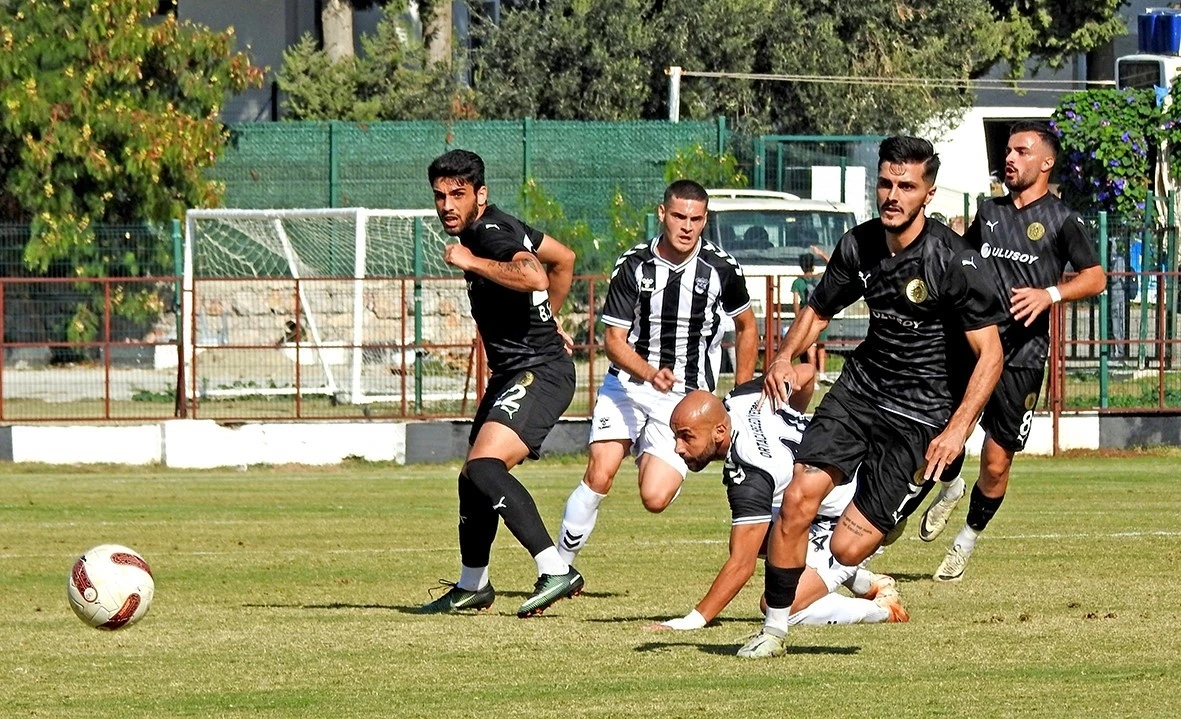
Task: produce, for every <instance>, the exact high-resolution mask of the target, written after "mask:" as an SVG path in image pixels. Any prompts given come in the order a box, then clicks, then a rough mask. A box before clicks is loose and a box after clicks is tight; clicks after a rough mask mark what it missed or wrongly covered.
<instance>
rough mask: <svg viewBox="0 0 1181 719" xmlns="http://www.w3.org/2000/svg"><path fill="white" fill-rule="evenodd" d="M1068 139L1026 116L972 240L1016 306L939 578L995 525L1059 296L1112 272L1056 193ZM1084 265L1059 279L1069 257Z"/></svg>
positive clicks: (940, 512)
mask: <svg viewBox="0 0 1181 719" xmlns="http://www.w3.org/2000/svg"><path fill="white" fill-rule="evenodd" d="M1060 150H1061V147H1060V145H1059V143H1058V136H1057V135H1056V134H1055V133H1054V131H1053V130H1051V129H1050V127H1049V126H1048V125H1046V124H1045V123H1042V122H1019V123H1017V124H1015V125H1013V127H1012V128H1011V130H1010V132H1009V143H1008V147H1007V148H1006V150H1005V187H1007V188H1008V189H1009V194H1008V195H1006V196H1004V197H998V198H995V199H991V200H988V201H987V202H985V203H983V204H982V205H981V207H980V211H979V212H977V214H976V220H975V222H973V223H972V226H971V227H969V228H968V232H967V234H966V235H965V237H964V239H966V240H967V241H968V243H969V244H971V245H972V246H973V247H975V248H976V249H977V250H979V251H980V254H981V255H982V256H983V257H984V258H985V259H986V260H987V261H989V262H990V263H991V265H992V268H993V275H994V277H995V280H996V282H997V291H998V292H999V294H1000V295H1001V297H1002V298H1004V299H1005V300H1006V301H1007V304H1008V305H1009V315H1008V317H1007V318H1006V319H1005V321H1004V322H1002V323H1001V344H1002V345H1003V347H1004V352H1005V365H1004V371H1003V372H1002V373H1001V379H1000V381H999V382H998V383H997V386H996V390H995V391H994V392H993V394H992V398H991V399H989V401H988V405H987V406H986V407H985V408H984V417H983V419H982V420H981V426H982V427H983V428H984V432H985V435H984V446H983V448H982V451H981V454H980V475H979V477H978V479H977V480H976V484H975V486H973V487H972V496H971V498H970V499H969V500H968V517H967V521H966V523H965V524H964V527H963V528H962V529H961V530H960V531H959V534H957V535H956V537H955V539H954V540H953V541H952V546H951V549H950V550H948V552H947V555H946V556H945V557H944V558H943V561H942V562H941V563H940V564H939V568H938V569H936V570H935V575H934V578H935V580H936V581H940V582H954V581H958V580H960V579H962V578H963V576H964V569H965V568H966V567H967V564H968V557H970V556H971V555H972V550H973V549H975V547H976V539H977V538H978V537H979V536H980V533H981V532H983V531H984V528H985V527H987V526H988V523H989V521H990V520H991V519H992V517H993V515H995V514H996V512H997V509H999V508H1000V506H1001V502H1002V501H1003V500H1004V498H1005V492H1006V490H1007V489H1008V486H1009V469H1010V468H1011V467H1012V466H1013V455H1014V454H1016V453H1017V452H1020V451H1021V450H1023V449H1025V442H1026V440H1027V439H1028V438H1029V428H1030V425H1031V424H1032V422H1033V410H1034V408H1035V407H1036V406H1037V402H1038V396H1039V395H1040V394H1041V389H1042V378H1043V377H1044V376H1045V369H1046V356H1047V354H1048V351H1049V345H1050V334H1049V333H1050V313H1049V312H1048V310H1049V309H1050V307H1052V306H1053V305H1055V304H1057V303H1058V302H1064V301H1065V302H1071V301H1074V300H1081V299H1085V298H1087V297H1093V296H1095V295H1097V294H1099V293H1100V292H1102V291H1103V289H1104V287H1106V285H1107V278H1106V276H1105V275H1104V273H1103V268H1102V267H1101V266H1100V265H1099V258H1098V256H1097V255H1096V253H1095V246H1094V243H1093V242H1092V241H1091V235H1090V232H1089V231H1088V229H1087V226H1086V224H1084V223H1083V219H1082V218H1081V217H1079V216H1078V214H1077V213H1075V212H1073V211H1072V210H1071V209H1070V208H1069V207H1067V206H1066V203H1064V202H1062V200H1060V199H1058V198H1057V197H1055V196H1054V195H1052V194H1050V191H1049V183H1050V175H1051V173H1053V171H1054V165H1055V163H1056V162H1057V159H1058V154H1059V151H1060ZM1067 262H1069V263H1070V265H1071V266H1072V267H1073V268H1074V269H1075V270H1076V271H1077V272H1078V274H1077V275H1075V276H1074V277H1072V278H1071V279H1069V280H1067V281H1065V282H1061V283H1059V280H1061V279H1062V271H1063V270H1064V269H1065V267H1066V263H1067ZM963 496H964V480H963V478H962V477H959V476H958V474H957V475H956V476H955V478H954V479H953V480H951V481H950V482H948V483H945V484H943V485H942V486H941V487H940V490H939V493H938V494H937V495H936V497H935V499H934V500H933V501H932V502H931V505H930V506H929V507H928V508H927V511H926V512H925V513H924V514H923V521H922V522H921V523H920V525H919V537H920V538H921V539H922V540H923V541H925V542H930V541H933V540H934V539H935V538H936V537H938V536H939V534H940V533H941V532H942V531H943V528H944V527H946V526H947V520H948V517H949V516H950V515H951V512H952V510H953V509H955V506H956V504H957V503H958V502H959V501H960V498H961V497H963Z"/></svg>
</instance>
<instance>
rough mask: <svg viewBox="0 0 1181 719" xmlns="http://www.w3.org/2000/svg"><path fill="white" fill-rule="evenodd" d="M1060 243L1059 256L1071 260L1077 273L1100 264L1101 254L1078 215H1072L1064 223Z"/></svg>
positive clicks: (1059, 237) (1071, 264) (1059, 235)
mask: <svg viewBox="0 0 1181 719" xmlns="http://www.w3.org/2000/svg"><path fill="white" fill-rule="evenodd" d="M1058 241H1059V242H1060V243H1061V245H1060V246H1059V248H1058V252H1059V255H1058V256H1059V257H1065V258H1066V259H1067V260H1069V261H1070V266H1071V267H1073V268H1074V269H1075V271H1076V272H1077V271H1079V270H1085V269H1087V268H1088V267H1094V266H1095V265H1097V264H1099V253H1098V252H1096V251H1095V242H1094V241H1093V240H1092V239H1091V231H1090V229H1089V228H1088V227H1087V224H1086V222H1084V221H1083V218H1082V217H1079V216H1078V214H1077V213H1074V212H1072V213H1070V217H1067V218H1066V221H1065V222H1064V223H1062V230H1061V232H1059V233H1058Z"/></svg>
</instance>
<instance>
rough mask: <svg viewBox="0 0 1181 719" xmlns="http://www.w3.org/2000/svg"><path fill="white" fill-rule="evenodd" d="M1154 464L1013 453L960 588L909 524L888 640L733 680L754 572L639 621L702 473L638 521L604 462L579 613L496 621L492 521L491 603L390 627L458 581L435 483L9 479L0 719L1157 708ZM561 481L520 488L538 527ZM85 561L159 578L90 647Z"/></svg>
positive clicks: (1172, 551)
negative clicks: (82, 556) (75, 582)
mask: <svg viewBox="0 0 1181 719" xmlns="http://www.w3.org/2000/svg"><path fill="white" fill-rule="evenodd" d="M1179 456H1181V455H1178V454H1177V453H1158V454H1152V455H1130V456H1119V457H1111V458H1102V457H1098V456H1095V455H1088V456H1078V457H1072V458H1067V459H1058V460H1047V459H1037V458H1020V459H1019V461H1018V464H1017V466H1016V469H1015V471H1014V473H1013V490H1012V492H1011V494H1010V497H1009V498H1008V500H1007V501H1006V503H1005V505H1004V508H1003V509H1002V510H1001V512H1000V514H999V515H998V516H997V518H996V520H995V521H994V522H993V525H992V526H991V527H990V528H989V530H988V532H987V534H986V535H985V537H984V538H983V539H982V540H981V543H980V545H979V548H978V551H977V553H976V555H975V556H974V557H973V559H972V563H971V565H970V566H969V569H968V574H967V578H966V579H965V580H964V581H963V582H962V583H961V584H959V585H943V584H935V583H933V582H931V581H930V580H929V579H927V577H928V576H929V574H930V572H931V570H932V569H934V567H935V566H936V565H937V564H938V563H939V560H940V558H941V556H942V553H943V551H944V549H945V543H944V541H939V542H936V543H935V544H933V545H927V544H923V543H921V542H919V541H918V540H917V539H916V538H915V536H914V532H913V530H912V531H911V532H910V533H908V535H907V536H906V538H904V539H903V540H902V541H900V542H899V543H897V544H896V545H895V546H894V547H892V548H891V549H890V550H889V551H888V552H887V553H886V554H885V555H883V556H882V557H879V558H878V559H876V560H875V568H876V569H877V570H878V571H888V572H891V573H893V574H895V576H897V577H898V578H899V579H900V581H901V590H902V593H903V598H904V600H905V602H906V605H907V607H908V608H909V610H910V614H911V622H910V623H909V624H904V625H875V626H857V627H819V628H810V627H801V628H796V629H793V631H792V635H791V645H792V646H791V649H790V652H789V654H788V656H787V657H784V658H782V659H777V660H768V661H755V662H752V661H741V660H739V659H737V658H735V657H734V656H732V655H733V652H734V651H735V650H736V649H737V648H738V646H739V645H740V644H741V642H742V640H743V638H744V636H745V635H746V634H748V633H749V632H751V631H753V630H754V629H755V628H756V627H757V626H758V622H757V620H756V613H757V609H756V601H757V598H758V595H759V592H760V590H761V568H760V571H759V575H758V576H757V577H756V579H755V580H754V581H752V582H751V584H750V585H749V586H748V587H747V589H746V590H744V591H743V593H742V594H741V595H740V596H739V597H738V599H737V600H736V601H735V603H734V604H732V605H731V606H730V607H729V608H728V610H727V611H726V612H725V613H724V614H723V616H722V618H721V621H720V622H719V623H717V624H716V625H714V626H711V627H708V628H706V629H704V630H701V631H698V632H693V633H684V634H681V633H678V634H665V633H661V634H652V633H648V632H646V631H644V629H643V627H644V626H645V625H646V624H648V623H649V622H651V621H652V620H655V619H662V618H667V617H672V616H679V615H681V614H683V613H685V612H686V611H688V610H689V609H690V608H691V607H692V606H693V604H694V603H695V602H696V601H697V599H698V598H699V597H700V595H701V594H702V593H703V592H704V591H705V589H706V588H707V586H708V584H709V582H710V580H711V579H712V577H713V575H714V573H715V571H716V570H717V568H718V566H719V565H720V563H721V562H722V561H723V559H724V557H725V553H726V545H725V537H726V534H727V531H728V529H727V525H728V515H727V510H726V506H725V498H724V492H723V490H722V487H721V484H720V481H719V479H718V473H717V472H714V471H707V473H705V474H703V475H698V476H694V477H693V478H691V480H690V482H689V484H688V486H687V487H686V489H685V491H684V492H683V493H682V496H681V498H680V499H679V500H678V501H677V503H676V504H674V505H673V506H672V507H671V508H670V509H669V511H668V512H666V513H664V514H662V515H648V514H646V513H645V512H644V511H643V510H642V508H641V507H640V505H639V502H638V499H637V496H636V490H635V488H634V482H633V477H634V470H632V469H631V468H630V465H629V466H627V467H625V468H624V469H623V470H622V471H621V473H620V476H619V481H618V482H617V486H616V490H615V492H614V493H613V495H612V497H611V498H610V499H609V500H608V501H607V503H606V504H605V506H604V512H603V514H602V515H601V518H600V523H599V528H598V530H597V531H596V534H595V537H594V539H593V540H592V542H591V544H590V547H589V548H588V549H587V550H586V551H585V552H584V554H583V557H582V559H581V561H580V562H579V568H580V569H581V570H582V571H583V573H584V574H585V575H586V577H587V581H588V584H587V592H586V594H584V595H583V596H582V597H579V598H577V599H575V600H571V601H564V602H561V603H559V604H558V605H556V606H555V607H554V608H552V609H551V610H550V611H549V612H548V613H547V614H546V615H545V616H543V617H540V618H537V619H531V620H527V621H521V620H518V619H517V618H516V616H515V610H516V607H517V605H518V604H519V603H520V601H521V600H522V598H523V597H524V596H525V593H526V591H527V590H529V589H530V588H531V587H532V581H533V563H532V561H531V560H530V559H529V558H528V557H527V556H525V553H524V551H523V550H522V549H520V547H519V546H518V545H516V543H515V542H514V541H513V539H512V537H511V536H510V535H509V534H508V532H507V531H506V530H503V529H502V530H501V534H500V536H499V537H498V540H497V546H496V548H495V550H494V553H493V573H492V579H493V583H494V584H495V586H496V587H497V589H498V591H499V593H500V594H499V598H498V600H497V602H496V604H495V606H494V607H493V610H492V611H491V612H489V613H485V614H481V615H476V616H443V617H431V616H419V615H417V614H415V613H414V608H415V607H416V606H417V605H419V604H421V603H422V602H424V601H426V600H428V599H429V597H428V595H427V592H426V590H427V588H428V587H430V586H432V585H433V584H434V581H435V579H436V578H437V577H447V578H454V575H455V574H456V569H457V564H458V556H457V551H456V540H455V523H456V502H455V489H454V479H453V477H454V475H455V473H456V470H457V468H458V467H457V465H454V464H452V465H446V466H431V467H426V466H415V467H396V466H381V465H365V464H355V465H349V466H345V467H340V468H331V469H306V468H274V469H265V470H257V469H252V470H250V471H247V472H235V471H226V472H182V471H166V470H161V469H126V468H118V467H95V468H70V469H57V468H46V467H29V466H22V465H15V466H10V467H8V468H7V469H6V474H5V477H4V479H3V480H2V482H3V491H2V492H0V586H2V587H3V588H4V593H3V596H4V597H5V598H6V600H7V601H6V611H5V612H4V614H3V617H2V618H0V716H2V717H83V716H85V717H116V716H118V717H475V716H481V717H604V718H605V717H644V718H645V719H650V718H653V717H760V718H762V717H766V716H784V717H795V716H805V717H806V716H834V717H842V716H882V717H890V718H891V719H895V718H898V719H901V718H903V717H923V718H928V717H959V716H964V717H966V716H987V717H1027V716H1037V717H1071V718H1074V717H1079V716H1086V717H1128V716H1145V717H1165V716H1177V715H1178V714H1179V713H1181V696H1179V691H1181V654H1179V653H1178V651H1177V636H1178V634H1181V611H1179V610H1178V602H1177V591H1178V590H1177V582H1176V575H1175V574H1174V571H1175V567H1176V566H1178V563H1179V562H1181V493H1178V491H1177V480H1176V469H1175V465H1176V462H1177V458H1178V457H1179ZM711 469H715V468H711ZM581 472H582V461H581V459H580V458H558V459H553V460H547V461H546V462H543V463H538V464H534V465H532V466H529V467H527V468H525V469H523V470H521V471H520V473H519V474H520V476H521V477H522V478H523V479H524V480H525V481H526V483H527V485H528V486H529V487H530V488H531V489H532V490H533V492H534V493H535V496H536V498H537V501H538V504H539V506H540V507H541V510H542V513H543V516H544V517H545V518H546V520H547V521H548V522H549V528H550V530H551V532H552V531H556V529H557V522H558V519H559V517H560V514H561V510H562V505H563V503H564V501H565V498H566V495H567V494H568V492H569V491H570V489H571V488H573V486H574V484H575V483H576V482H577V481H578V478H579V476H580V475H581ZM963 511H964V509H963V507H961V509H960V510H959V512H957V514H956V516H955V518H954V520H953V526H958V523H959V522H960V521H961V520H962V517H963V514H962V513H963ZM941 539H942V538H941ZM102 542H119V543H123V544H127V545H130V546H132V547H135V548H136V549H138V550H139V551H141V552H142V553H143V554H144V555H145V556H146V557H147V558H148V560H149V561H150V562H151V563H152V566H153V569H154V571H155V575H156V581H157V585H156V588H157V591H156V600H155V603H154V605H153V606H152V609H151V611H150V612H149V614H148V615H147V617H146V618H145V619H144V620H143V621H142V622H141V623H140V624H138V625H136V626H134V627H131V628H129V629H126V630H123V631H120V632H114V633H106V632H100V631H96V630H93V629H89V628H87V627H86V626H84V625H83V624H82V623H81V622H79V621H78V620H77V619H76V618H74V616H73V614H72V613H71V612H70V610H69V608H68V606H67V603H66V599H65V579H66V573H67V571H68V569H69V567H70V565H71V562H72V560H73V558H74V557H75V556H76V555H77V554H78V553H80V552H81V551H83V550H85V549H87V548H88V547H90V546H92V545H95V544H99V543H102Z"/></svg>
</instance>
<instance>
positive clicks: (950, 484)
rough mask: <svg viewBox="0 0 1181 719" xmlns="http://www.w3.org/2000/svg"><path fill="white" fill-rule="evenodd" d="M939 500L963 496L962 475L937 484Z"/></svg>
mask: <svg viewBox="0 0 1181 719" xmlns="http://www.w3.org/2000/svg"><path fill="white" fill-rule="evenodd" d="M939 485H940V486H939V498H940V499H942V498H944V497H962V496H964V488H965V487H964V475H962V474H957V475H956V476H954V477H952V478H951V479H949V480H946V481H942V482H940V483H939Z"/></svg>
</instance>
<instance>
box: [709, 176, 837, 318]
mask: <svg viewBox="0 0 1181 719" xmlns="http://www.w3.org/2000/svg"><path fill="white" fill-rule="evenodd" d="M708 192H709V223H708V224H707V225H706V229H705V235H706V237H707V238H708V239H709V240H710V241H711V242H714V243H716V244H718V245H719V246H720V247H721V248H722V249H724V250H725V251H726V252H728V253H730V254H731V255H733V256H734V258H735V259H736V260H738V263H739V264H741V265H742V271H743V272H744V273H745V274H746V286H747V290H748V291H749V292H750V298H751V307H752V308H753V309H754V311H755V317H756V319H757V320H758V322H759V333H760V334H762V332H763V328H764V327H765V324H764V318H765V317H766V314H767V309H768V308H767V306H766V305H767V302H766V298H767V279H766V278H767V277H768V276H771V277H776V276H778V277H780V279H779V281H778V287H779V297H778V301H779V305H780V316H781V317H783V318H784V319H785V320H787V321H790V318H791V316H792V301H791V283H792V281H793V280H794V279H795V278H796V277H799V276H800V275H801V274H803V272H802V270H801V269H800V255H802V254H804V253H806V252H810V253H812V254H813V255H815V259H816V271H817V272H822V271H823V270H824V266H825V264H826V263H825V259H824V258H825V256H827V255H829V254H831V253H832V251H833V248H834V247H836V244H837V240H839V239H840V238H841V236H842V235H844V234H845V233H846V232H847V231H849V230H851V229H853V227H854V226H855V225H856V224H857V216H856V213H854V211H853V208H852V207H850V206H848V205H843V204H841V203H839V202H826V201H822V200H804V199H800V198H799V197H797V196H795V195H792V194H789V193H786V192H772V191H769V190H709V191H708ZM813 248H818V249H819V250H820V252H822V253H823V254H820V253H819V252H817V250H816V249H813ZM850 309H853V308H850ZM833 329H837V328H833ZM832 334H833V332H831V331H830V335H832Z"/></svg>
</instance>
